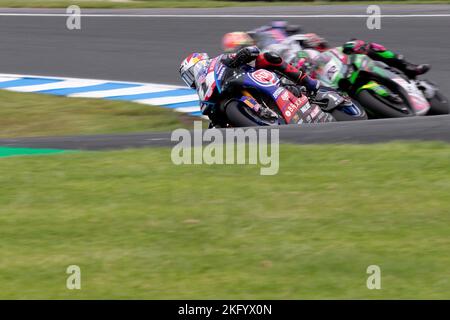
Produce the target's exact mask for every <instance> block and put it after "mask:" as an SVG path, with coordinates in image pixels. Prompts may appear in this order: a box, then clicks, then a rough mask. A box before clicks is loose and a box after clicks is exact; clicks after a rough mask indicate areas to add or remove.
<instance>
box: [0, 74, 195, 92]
mask: <svg viewBox="0 0 450 320" xmlns="http://www.w3.org/2000/svg"><path fill="white" fill-rule="evenodd" d="M3 78H4V80H3V81H7V80H16V79H22V78H39V79H42V78H45V79H55V80H78V81H102V82H115V83H126V84H137V85H152V86H153V85H154V86H156V87H165V88H167V90H170V89H181V88H185V89H187V87H183V86H180V85H172V84H161V83H148V82H136V81H126V80H105V79H86V78H71V77H54V76H45V75H36V74H15V73H0V79H3Z"/></svg>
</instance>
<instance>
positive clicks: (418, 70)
mask: <svg viewBox="0 0 450 320" xmlns="http://www.w3.org/2000/svg"><path fill="white" fill-rule="evenodd" d="M343 51H344V53H345V54H352V53H357V54H366V55H368V56H369V57H370V58H372V59H374V60H377V61H381V62H384V63H386V64H387V65H388V66H391V67H394V68H397V69H399V70H400V71H402V72H403V73H404V74H405V75H406V76H407V77H408V78H410V79H415V78H416V77H417V76H419V75H421V74H424V73H426V72H428V70H430V65H428V64H419V65H416V64H413V63H410V62H408V61H406V60H405V57H404V56H403V55H400V54H396V53H394V52H393V51H390V50H387V49H386V48H385V47H384V46H383V45H381V44H378V43H374V42H371V43H366V42H364V41H362V40H356V39H352V40H351V41H348V42H346V43H345V44H344V46H343Z"/></svg>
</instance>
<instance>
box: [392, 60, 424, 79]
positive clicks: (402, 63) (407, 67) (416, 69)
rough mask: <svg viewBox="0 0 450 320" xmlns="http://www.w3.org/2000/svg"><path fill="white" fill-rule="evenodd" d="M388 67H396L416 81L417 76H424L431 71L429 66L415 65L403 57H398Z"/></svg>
mask: <svg viewBox="0 0 450 320" xmlns="http://www.w3.org/2000/svg"><path fill="white" fill-rule="evenodd" d="M386 63H387V64H388V65H390V66H392V67H395V68H397V69H399V70H400V71H402V72H403V73H404V74H406V76H407V77H408V78H410V79H415V78H416V77H417V76H420V75H421V74H424V73H426V72H428V71H429V70H430V68H431V67H430V65H429V64H419V65H417V64H413V63H411V62H408V61H406V60H405V59H404V57H403V56H402V55H396V56H395V57H394V58H392V59H391V60H390V61H389V62H386Z"/></svg>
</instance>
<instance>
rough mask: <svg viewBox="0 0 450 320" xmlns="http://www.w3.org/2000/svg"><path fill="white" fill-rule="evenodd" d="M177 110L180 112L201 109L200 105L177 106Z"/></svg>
mask: <svg viewBox="0 0 450 320" xmlns="http://www.w3.org/2000/svg"><path fill="white" fill-rule="evenodd" d="M175 111H178V112H197V111H200V106H196V107H182V108H176V109H175Z"/></svg>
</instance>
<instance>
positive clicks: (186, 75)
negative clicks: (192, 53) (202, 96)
mask: <svg viewBox="0 0 450 320" xmlns="http://www.w3.org/2000/svg"><path fill="white" fill-rule="evenodd" d="M181 79H183V81H184V83H186V85H187V86H188V87H191V88H194V84H195V78H194V66H192V67H190V68H189V69H187V70H186V71H184V72H183V73H182V74H181Z"/></svg>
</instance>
